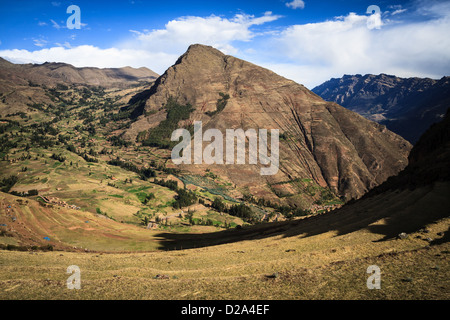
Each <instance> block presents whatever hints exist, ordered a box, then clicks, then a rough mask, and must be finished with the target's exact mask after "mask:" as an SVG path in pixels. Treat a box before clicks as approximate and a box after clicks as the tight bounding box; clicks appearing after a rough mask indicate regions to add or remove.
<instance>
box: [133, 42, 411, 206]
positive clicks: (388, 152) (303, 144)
mask: <svg viewBox="0 0 450 320" xmlns="http://www.w3.org/2000/svg"><path fill="white" fill-rule="evenodd" d="M225 96H226V97H228V99H227V101H226V104H225V106H223V104H220V103H221V101H222V102H223V98H224V97H225ZM171 97H172V98H175V99H176V100H177V102H178V103H179V104H181V105H184V104H190V105H192V106H193V109H194V110H193V112H192V113H191V114H190V115H189V119H188V120H187V121H183V122H180V125H182V126H183V125H184V126H187V127H188V126H189V125H191V124H192V122H193V121H202V123H203V130H204V131H205V130H206V129H209V128H217V129H220V130H221V131H222V132H225V130H226V129H237V128H242V129H244V130H247V129H249V128H252V129H279V130H280V136H281V141H280V152H279V158H280V168H279V169H280V170H279V171H278V173H277V174H276V175H274V176H261V175H260V170H259V169H260V165H248V164H247V165H216V164H212V165H206V164H202V165H183V166H182V168H183V169H184V170H187V171H188V172H190V173H197V174H200V173H202V172H205V171H206V170H210V171H211V172H213V173H214V174H218V175H220V176H226V177H228V178H229V179H230V180H231V181H232V183H234V184H235V185H236V186H237V187H238V188H242V190H246V191H248V192H249V193H250V194H252V195H254V196H255V197H258V198H270V199H283V200H286V201H287V202H291V203H292V202H293V203H299V204H300V205H301V204H302V202H304V201H310V202H311V201H312V199H313V198H314V195H315V194H317V193H322V194H323V192H322V191H323V190H321V189H320V188H325V189H330V190H332V191H333V192H334V193H336V194H337V195H339V196H341V197H343V198H346V199H350V198H357V197H360V196H361V195H363V194H364V193H365V192H366V191H367V190H369V189H371V188H373V187H374V186H376V185H378V184H380V183H382V182H383V181H385V180H386V179H387V178H388V177H389V176H392V175H395V174H397V173H398V172H399V171H400V170H402V169H403V168H404V167H405V166H406V164H407V155H408V153H409V150H410V148H411V145H410V144H409V143H408V142H407V141H405V140H404V139H403V138H401V137H400V136H398V135H396V134H394V133H393V132H390V131H389V130H387V129H386V128H385V127H384V126H381V125H379V124H377V123H374V122H372V121H369V120H367V119H365V118H364V117H362V116H360V115H358V114H356V113H354V112H352V111H350V110H347V109H345V108H343V107H341V106H339V105H338V104H336V103H331V102H326V101H324V100H323V99H321V98H320V97H319V96H317V95H316V94H314V93H313V92H311V91H310V90H308V89H306V88H305V87H304V86H302V85H300V84H297V83H295V82H293V81H291V80H287V79H285V78H283V77H281V76H279V75H277V74H275V73H273V72H272V71H270V70H267V69H264V68H261V67H259V66H256V65H254V64H251V63H249V62H246V61H243V60H240V59H237V58H235V57H232V56H227V55H224V54H223V53H221V52H220V51H218V50H216V49H214V48H212V47H207V46H203V45H192V46H190V47H189V49H188V50H187V52H186V53H185V54H184V55H182V56H181V57H180V58H179V59H178V61H177V62H176V63H175V64H174V65H173V66H172V67H170V68H169V69H168V70H167V71H166V72H165V73H164V74H163V75H162V76H161V77H160V78H158V79H157V80H156V81H155V84H154V85H153V86H152V87H151V88H149V89H148V90H146V91H145V92H143V93H141V94H140V95H139V96H137V97H136V99H132V101H131V102H130V108H131V107H135V108H136V109H135V110H134V114H135V115H137V116H138V117H137V119H136V121H135V122H134V123H133V124H132V125H131V126H130V128H129V129H128V130H127V131H126V133H125V135H124V136H125V137H126V138H128V139H130V140H135V139H136V138H137V137H138V136H140V137H142V136H144V137H145V132H146V131H147V130H150V131H151V130H152V128H155V127H157V126H158V125H159V123H161V121H163V120H164V119H166V118H167V108H165V107H164V106H165V104H166V103H167V101H168V100H169V99H170V98H171ZM219 105H221V108H219ZM247 163H248V162H247ZM316 198H317V195H316Z"/></svg>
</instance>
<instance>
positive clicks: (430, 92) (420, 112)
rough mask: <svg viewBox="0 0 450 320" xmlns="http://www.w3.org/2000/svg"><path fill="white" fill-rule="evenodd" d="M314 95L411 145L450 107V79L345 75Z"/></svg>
mask: <svg viewBox="0 0 450 320" xmlns="http://www.w3.org/2000/svg"><path fill="white" fill-rule="evenodd" d="M312 91H313V92H315V93H317V94H318V95H320V96H321V97H322V98H323V99H325V100H326V101H332V102H336V103H338V104H340V105H342V106H344V107H346V108H347V109H349V110H352V111H354V112H357V113H359V114H361V115H363V116H364V117H366V118H368V119H370V120H373V121H377V122H379V123H380V124H383V125H386V126H387V128H388V129H390V130H392V131H393V132H395V133H397V134H399V135H401V136H402V137H404V138H405V139H407V140H408V141H410V142H411V143H415V142H416V141H417V140H418V139H419V137H420V136H421V135H422V134H423V133H424V132H425V131H426V130H427V129H428V128H429V126H430V125H431V124H433V123H435V122H438V121H440V120H442V117H443V116H444V114H445V112H446V110H447V108H448V106H449V105H450V77H443V78H442V79H440V80H433V79H428V78H399V77H395V76H391V75H386V74H380V75H371V74H367V75H364V76H362V75H345V76H343V77H342V78H338V79H331V80H329V81H326V82H324V83H323V84H321V85H319V86H317V87H315V88H314V89H313V90H312Z"/></svg>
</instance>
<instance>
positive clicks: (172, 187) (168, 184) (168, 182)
mask: <svg viewBox="0 0 450 320" xmlns="http://www.w3.org/2000/svg"><path fill="white" fill-rule="evenodd" d="M153 183H156V184H158V185H160V186H163V187H166V188H169V189H170V190H172V191H177V190H178V183H177V182H176V181H174V180H166V181H164V180H163V179H161V180H158V179H155V180H154V181H153Z"/></svg>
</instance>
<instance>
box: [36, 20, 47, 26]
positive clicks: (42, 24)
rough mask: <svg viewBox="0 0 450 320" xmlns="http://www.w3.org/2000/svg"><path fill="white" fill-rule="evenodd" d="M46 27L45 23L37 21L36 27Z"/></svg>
mask: <svg viewBox="0 0 450 320" xmlns="http://www.w3.org/2000/svg"><path fill="white" fill-rule="evenodd" d="M46 25H47V22H43V21H39V22H38V26H40V27H43V26H46Z"/></svg>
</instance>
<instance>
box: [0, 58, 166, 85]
mask: <svg viewBox="0 0 450 320" xmlns="http://www.w3.org/2000/svg"><path fill="white" fill-rule="evenodd" d="M157 77H158V74H156V73H155V72H153V71H151V70H150V69H147V68H139V69H135V68H131V67H124V68H105V69H100V68H91V67H86V68H76V67H74V66H72V65H70V64H67V63H53V62H52V63H50V62H46V63H43V64H13V63H10V62H9V61H6V60H5V59H2V58H0V79H1V80H6V81H11V82H13V83H15V84H28V83H30V82H31V83H33V84H39V85H47V86H54V85H56V84H58V83H59V84H66V85H67V84H82V85H92V86H102V87H105V88H109V87H126V86H129V85H131V84H136V83H139V82H143V81H153V80H155V79H156V78H157Z"/></svg>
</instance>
